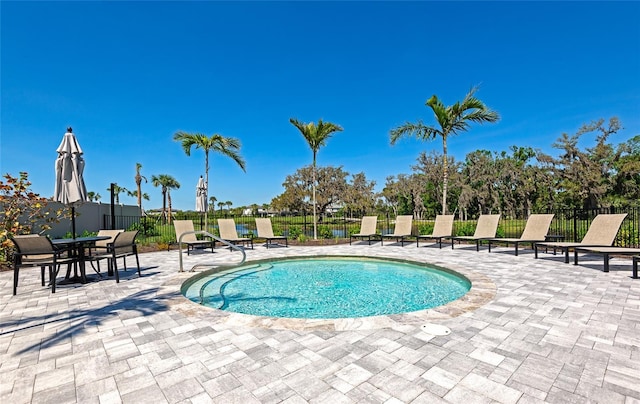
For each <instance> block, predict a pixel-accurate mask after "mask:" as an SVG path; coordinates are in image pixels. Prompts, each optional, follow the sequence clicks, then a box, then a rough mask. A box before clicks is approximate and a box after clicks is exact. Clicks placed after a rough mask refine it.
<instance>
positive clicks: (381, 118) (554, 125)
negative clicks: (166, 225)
mask: <svg viewBox="0 0 640 404" xmlns="http://www.w3.org/2000/svg"><path fill="white" fill-rule="evenodd" d="M0 16H1V59H0V67H1V70H0V80H1V81H0V83H1V116H0V142H1V148H0V150H1V151H0V172H1V173H2V174H4V173H11V174H13V175H17V174H18V172H19V171H27V172H28V173H29V178H30V180H31V181H32V182H33V185H32V189H33V190H34V191H35V192H38V193H40V194H41V195H42V196H45V197H50V196H52V195H53V190H54V180H55V175H54V160H55V158H56V152H55V149H56V148H57V146H58V145H59V143H60V141H61V139H62V136H63V134H64V132H65V129H66V127H67V126H72V127H73V128H74V132H75V133H76V135H77V137H78V140H79V142H80V145H81V146H82V148H83V150H84V153H85V160H86V169H85V173H84V177H85V182H86V186H87V189H88V190H89V191H94V192H98V193H100V194H101V195H102V201H105V202H107V201H108V200H109V196H108V192H107V188H108V187H109V184H110V183H111V182H115V183H117V184H119V185H120V186H123V187H125V188H128V189H135V183H134V180H133V177H134V174H135V164H136V162H139V163H141V164H142V166H143V168H142V174H143V175H145V176H146V177H148V178H149V179H150V178H151V176H152V175H158V174H169V175H172V176H173V177H175V178H176V179H177V180H178V182H180V184H181V187H180V189H177V190H174V191H173V192H172V199H173V206H174V208H178V209H194V207H195V187H196V184H197V181H198V177H199V176H200V175H201V174H204V153H203V152H202V151H200V150H195V149H194V150H192V154H191V157H188V156H186V155H185V154H184V152H183V150H182V148H181V146H180V144H179V143H177V142H175V141H173V139H172V138H173V134H174V133H175V132H176V131H178V130H183V131H187V132H201V133H205V134H208V135H210V134H213V133H220V134H222V135H223V136H232V137H236V138H239V139H240V140H241V142H242V149H241V154H242V156H243V157H244V158H245V159H246V162H247V172H246V173H244V172H242V170H241V169H240V168H239V167H238V166H237V165H236V164H235V163H234V162H233V161H232V160H231V159H229V158H227V157H224V156H220V155H215V154H214V155H212V156H211V171H210V195H213V196H215V197H216V198H217V199H218V200H222V201H231V202H232V203H233V206H242V205H248V204H251V203H258V204H261V203H269V202H270V201H271V199H272V198H273V197H275V196H277V195H279V194H281V193H282V192H283V188H282V183H283V182H284V179H285V177H286V176H287V175H289V174H292V173H294V172H295V171H296V170H297V169H298V168H301V167H303V166H305V165H308V164H310V163H311V160H312V154H311V150H310V149H309V147H308V145H307V143H306V141H305V140H304V138H303V137H302V136H301V135H300V133H299V132H298V131H297V129H296V128H294V127H293V126H292V125H291V124H290V123H289V118H291V117H295V118H297V119H299V120H302V121H306V122H309V121H317V120H318V119H320V118H321V119H323V120H325V121H330V122H334V123H337V124H339V125H341V126H342V127H343V128H344V131H343V132H341V133H338V134H336V135H335V136H334V137H333V138H331V139H330V140H329V141H328V143H327V145H326V146H325V147H324V148H322V149H321V150H320V152H319V154H318V164H319V165H323V166H326V165H333V166H343V169H344V170H346V171H348V172H349V173H351V174H356V173H359V172H365V173H366V176H367V178H368V179H369V180H375V181H376V183H377V187H376V188H377V190H381V189H382V187H383V185H384V182H385V178H386V177H387V176H389V175H397V174H400V173H410V171H411V169H410V167H411V165H413V164H415V161H416V158H417V156H418V154H419V153H420V152H421V151H427V152H428V151H431V150H436V151H438V152H440V153H441V151H442V144H441V141H440V140H436V141H432V142H419V141H417V140H413V139H404V140H401V141H400V142H399V143H398V144H396V145H395V146H391V145H390V144H389V130H390V129H392V128H393V127H396V126H398V125H401V124H403V123H404V122H406V121H410V122H415V121H416V120H418V119H423V120H424V121H425V123H429V124H431V123H433V117H432V114H431V113H430V109H428V108H427V107H425V105H424V103H425V101H426V100H427V99H428V98H429V97H430V96H431V95H432V94H437V95H438V96H439V97H440V98H441V99H442V100H443V102H444V103H445V104H448V105H449V104H453V103H455V102H456V101H458V100H460V99H462V98H463V97H464V95H465V94H466V92H467V91H468V90H469V89H470V87H471V86H473V85H477V84H479V85H480V86H481V87H480V91H479V92H478V93H477V96H478V97H479V98H480V99H482V100H483V101H484V102H485V103H486V104H487V105H489V106H490V107H492V108H493V109H495V110H497V111H498V112H499V113H500V115H501V116H502V120H501V121H500V122H499V123H497V124H490V125H485V126H478V125H474V126H472V128H471V130H470V131H469V132H467V133H463V134H461V135H460V136H457V137H452V138H450V139H449V153H450V154H451V155H453V156H455V158H456V159H457V160H463V159H464V157H465V155H466V154H467V153H469V152H471V151H474V150H477V149H488V150H492V151H502V150H508V148H509V146H511V145H517V146H531V147H534V148H538V149H541V150H542V151H545V152H547V153H550V154H552V155H557V151H556V150H555V149H553V148H552V147H551V145H552V144H553V143H554V141H555V140H556V139H557V138H558V137H559V136H560V135H561V134H562V133H563V132H566V133H569V134H573V133H575V132H576V131H577V130H578V128H579V127H580V126H581V125H582V124H584V123H588V122H590V121H593V120H596V119H599V118H605V119H608V118H609V117H611V116H618V117H619V118H620V120H621V122H622V124H623V126H624V128H625V129H624V130H622V131H621V132H620V133H619V134H617V135H616V136H614V137H612V138H611V142H613V143H616V144H617V143H621V142H624V141H626V140H628V139H629V138H631V137H633V136H635V135H637V134H640V25H639V24H638V20H639V19H640V3H637V2H479V1H477V2H357V1H356V2H124V1H123V2H93V1H84V2H76V1H74V2H59V1H53V2H11V1H2V2H0ZM590 140H591V141H592V140H593V137H591V138H587V139H585V142H586V143H585V144H584V146H590V145H591V144H590V143H589V141H590ZM143 192H146V193H148V194H149V196H150V197H151V200H150V201H144V202H143V205H144V206H145V208H147V209H151V208H159V207H161V205H162V198H161V193H160V189H159V188H154V187H152V186H151V184H146V185H143ZM121 202H123V203H127V204H135V199H134V198H131V197H126V196H122V197H121Z"/></svg>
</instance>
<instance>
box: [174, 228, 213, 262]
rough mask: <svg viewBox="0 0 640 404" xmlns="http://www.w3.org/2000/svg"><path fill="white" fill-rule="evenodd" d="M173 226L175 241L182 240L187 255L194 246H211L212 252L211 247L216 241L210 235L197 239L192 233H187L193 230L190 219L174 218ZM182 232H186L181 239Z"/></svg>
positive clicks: (204, 247)
mask: <svg viewBox="0 0 640 404" xmlns="http://www.w3.org/2000/svg"><path fill="white" fill-rule="evenodd" d="M173 228H174V229H175V231H176V243H178V242H180V241H182V243H183V244H186V245H187V255H189V254H190V253H191V251H193V250H194V249H196V248H203V249H206V248H211V252H213V249H214V248H215V246H216V241H215V240H214V239H212V238H211V237H208V238H206V236H205V239H203V240H199V239H198V238H197V237H196V235H195V234H194V233H188V232H192V231H194V230H193V221H192V220H174V221H173ZM184 233H188V234H185V235H184V236H182V240H180V236H181V235H182V234H184Z"/></svg>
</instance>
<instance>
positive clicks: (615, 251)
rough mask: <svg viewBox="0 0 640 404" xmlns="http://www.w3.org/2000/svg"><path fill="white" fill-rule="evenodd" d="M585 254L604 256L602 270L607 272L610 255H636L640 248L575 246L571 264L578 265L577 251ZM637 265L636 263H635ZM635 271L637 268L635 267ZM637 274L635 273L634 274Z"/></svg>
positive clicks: (639, 252)
mask: <svg viewBox="0 0 640 404" xmlns="http://www.w3.org/2000/svg"><path fill="white" fill-rule="evenodd" d="M579 252H582V253H587V254H599V255H602V256H603V258H604V268H603V271H604V272H609V259H610V258H611V255H628V256H633V255H638V254H640V248H628V247H575V248H574V249H573V264H574V265H578V253H579ZM636 267H637V264H636ZM636 271H637V268H636ZM635 276H637V273H636V274H635Z"/></svg>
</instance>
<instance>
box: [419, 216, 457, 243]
mask: <svg viewBox="0 0 640 404" xmlns="http://www.w3.org/2000/svg"><path fill="white" fill-rule="evenodd" d="M452 233H453V215H437V216H436V221H435V223H434V224H433V231H432V232H431V234H420V235H418V236H416V247H420V240H437V241H438V246H439V247H440V248H442V239H443V238H446V237H450V236H451V234H452Z"/></svg>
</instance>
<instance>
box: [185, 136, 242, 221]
mask: <svg viewBox="0 0 640 404" xmlns="http://www.w3.org/2000/svg"><path fill="white" fill-rule="evenodd" d="M173 140H177V141H179V142H182V148H183V149H184V152H185V154H186V155H187V156H190V155H191V146H195V147H196V149H202V150H204V161H205V163H204V172H205V181H206V183H207V190H206V192H209V189H211V188H209V152H210V151H214V152H218V153H220V154H223V155H225V156H228V157H230V158H231V159H233V161H235V162H236V163H237V164H238V166H240V168H242V171H244V172H246V171H247V170H246V168H245V165H246V164H245V162H244V159H243V158H242V156H240V140H238V139H236V138H233V137H224V136H222V135H219V134H217V133H214V134H213V135H211V136H210V137H207V135H203V134H201V133H186V132H182V131H178V132H176V133H175V134H174V135H173ZM204 228H205V230H206V229H207V212H205V213H204Z"/></svg>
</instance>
